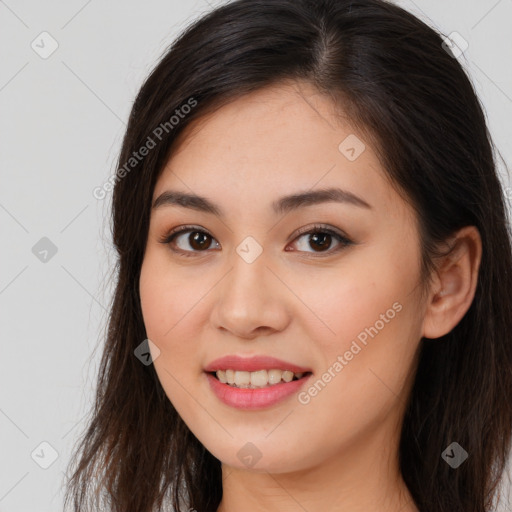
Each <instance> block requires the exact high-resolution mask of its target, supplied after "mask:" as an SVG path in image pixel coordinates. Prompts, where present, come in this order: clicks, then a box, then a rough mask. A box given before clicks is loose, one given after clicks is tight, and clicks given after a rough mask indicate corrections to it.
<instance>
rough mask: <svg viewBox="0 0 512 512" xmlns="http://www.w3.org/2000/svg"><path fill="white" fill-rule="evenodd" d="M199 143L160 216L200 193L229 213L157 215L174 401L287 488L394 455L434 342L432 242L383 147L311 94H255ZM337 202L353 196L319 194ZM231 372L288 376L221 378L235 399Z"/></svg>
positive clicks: (170, 176) (157, 301) (209, 127)
mask: <svg viewBox="0 0 512 512" xmlns="http://www.w3.org/2000/svg"><path fill="white" fill-rule="evenodd" d="M182 135H183V137H182V138H181V139H180V140H181V142H182V143H181V144H180V145H179V146H178V147H177V151H174V152H173V155H172V157H171V158H170V160H169V162H168V163H167V165H166V167H165V169H164V171H163V173H162V174H161V176H160V178H159V179H158V181H157V183H156V186H155V190H154V195H153V201H155V200H156V199H157V198H159V197H160V196H161V195H162V194H164V193H166V192H171V191H172V192H173V193H175V194H188V195H191V194H193V195H197V196H200V197H202V198H205V199H207V200H208V202H209V203H212V204H213V205H215V208H216V209H217V210H218V212H217V213H215V212H214V211H213V210H212V209H210V211H206V208H203V207H202V206H204V202H202V201H199V200H197V199H196V200H188V201H185V200H180V201H179V202H176V201H172V200H171V199H170V196H168V200H167V201H165V200H164V199H161V200H160V201H159V203H160V204H159V206H157V207H154V208H153V209H152V212H151V222H150V229H149V235H148V240H147V247H146V252H145V256H144V261H143V265H142V269H141V277H140V294H141V306H142V312H143V316H144V323H145V326H146V331H147V336H148V338H149V339H150V340H151V342H152V343H153V344H154V345H153V349H152V353H153V356H154V365H155V370H156V372H157V374H158V377H159V379H160V382H161V384H162V386H163V388H164V390H165V392H166V394H167V396H168V397H169V400H170V401H171V402H172V404H173V405H174V407H175V408H176V409H177V411H178V413H179V414H180V416H181V417H182V418H183V420H184V421H185V423H186V424H187V425H188V427H189V428H190V430H191V431H192V432H193V433H194V435H195V436H196V437H197V438H198V439H199V440H200V441H201V443H202V444H203V445H204V446H205V447H206V448H207V449H208V450H209V451H210V452H211V453H212V454H213V455H214V456H215V457H217V458H218V459H220V460H221V461H222V462H223V463H224V464H226V465H229V466H232V467H236V468H253V469H254V470H255V471H258V470H265V471H270V472H274V473H283V472H290V471H297V470H302V469H307V468H311V467H313V466H315V465H319V464H323V463H326V462H327V461H333V460H337V459H338V460H340V459H339V456H340V455H343V454H345V455H347V456H348V455H349V454H351V456H353V457H354V460H355V457H358V459H357V460H364V457H367V458H368V460H370V459H371V457H372V456H373V457H375V453H376V450H379V453H380V452H381V451H382V447H383V446H384V447H393V446H395V444H394V443H396V441H397V439H398V437H397V436H398V435H399V425H400V423H401V413H402V410H403V406H404V403H405V400H406V395H407V392H408V390H409V387H408V386H409V385H410V376H411V375H410V373H409V372H411V370H412V369H414V355H415V352H416V349H417V347H418V343H419V340H420V338H421V336H422V324H423V316H424V307H423V305H422V303H421V301H420V287H419V275H420V252H419V239H418V231H417V226H416V221H415V217H414V214H413V211H412V209H411V208H410V207H409V205H407V204H406V203H405V202H404V201H403V200H402V199H401V198H400V196H399V195H398V194H397V192H396V191H395V190H394V189H393V188H392V187H391V186H390V184H389V182H388V181H387V180H386V179H385V177H384V171H383V169H382V166H381V164H380V162H379V160H378V158H377V156H376V153H375V152H374V149H373V148H372V146H371V145H370V143H369V141H367V140H365V139H364V137H363V135H362V134H361V133H359V132H357V131H356V130H355V129H354V128H353V127H352V126H351V125H350V124H347V123H342V122H341V121H340V120H339V118H338V120H336V117H335V113H334V110H333V107H332V104H331V103H330V101H329V100H328V99H327V98H325V97H324V96H321V95H320V94H319V93H318V92H317V91H316V90H315V89H314V88H312V87H311V86H308V85H306V84H300V89H299V84H295V85H291V84H287V85H281V86H279V87H277V86H275V87H272V88H267V89H264V90H260V91H257V92H255V93H251V94H250V95H247V96H245V97H243V98H241V99H238V100H236V101H234V102H233V103H231V104H230V105H228V106H224V107H222V108H221V109H219V110H218V111H217V112H215V113H214V114H212V115H210V116H208V117H206V118H203V119H201V122H200V123H195V124H191V125H190V126H189V127H188V128H187V130H186V131H185V132H183V134H182ZM363 144H364V146H363ZM327 189H333V190H334V189H335V190H338V189H339V190H342V191H344V193H342V192H332V193H331V194H324V195H317V194H318V193H319V192H320V191H325V190H327ZM302 194H313V195H312V196H311V197H310V198H309V199H308V198H307V197H306V198H303V199H302V200H300V199H298V197H297V198H295V199H294V198H293V196H299V195H302ZM174 197H175V198H176V197H177V196H174ZM285 197H286V198H288V199H283V198H285ZM326 198H330V200H326ZM315 225H319V226H316V227H315ZM180 226H181V227H184V226H186V227H187V229H189V231H187V232H185V233H182V234H179V235H177V236H176V238H174V240H173V241H171V242H169V243H168V244H165V243H162V240H164V239H165V238H166V236H167V235H168V234H169V232H170V231H171V230H173V229H175V228H179V227H180ZM309 228H311V231H312V234H303V233H299V230H304V231H309V230H310V229H309ZM326 230H327V232H326ZM198 232H199V233H198ZM332 232H334V234H332ZM336 234H339V235H341V237H344V238H345V239H348V240H350V243H346V242H344V241H343V240H344V238H337V235H336ZM141 341H142V340H141ZM155 346H156V347H158V350H155ZM232 355H234V356H239V357H240V358H250V357H251V356H268V357H273V358H277V359H280V360H282V361H284V363H282V364H279V363H276V362H269V361H260V362H256V363H255V365H254V366H253V367H245V369H246V370H247V369H251V368H252V369H253V370H255V373H251V374H247V373H245V372H242V370H243V369H244V366H243V365H239V364H238V363H237V362H234V361H228V362H227V363H226V365H224V366H222V365H221V364H217V365H214V369H219V368H223V367H224V368H226V367H227V368H230V369H232V370H236V369H237V368H238V371H240V372H241V373H238V374H237V373H233V372H231V371H229V372H227V374H226V377H225V378H231V379H232V378H236V381H235V382H238V384H239V385H240V387H234V386H230V385H229V384H223V383H221V381H220V380H217V379H216V378H215V377H212V376H211V375H209V374H208V373H207V372H206V369H207V368H208V367H209V365H211V363H212V362H213V361H215V360H216V359H218V358H221V357H224V356H232ZM292 365H295V366H296V367H299V368H302V369H304V370H307V372H306V373H305V375H304V376H302V378H301V379H300V380H299V381H292V382H291V383H286V382H284V381H283V380H282V379H283V377H284V379H285V380H286V379H287V378H289V376H290V374H289V373H282V372H275V371H273V372H270V370H279V369H281V370H286V368H291V369H293V366H292ZM256 370H258V371H256ZM261 370H267V372H266V373H265V372H263V371H261ZM309 372H310V373H309ZM220 377H221V379H222V380H224V377H223V374H220ZM298 377H300V375H298ZM269 378H270V379H271V382H272V384H266V383H267V381H268V379H269ZM212 379H215V382H213V381H212ZM251 379H252V380H251ZM272 379H275V381H274V380H272ZM278 381H279V382H280V383H278V384H276V383H274V382H278ZM244 382H254V383H255V384H256V385H260V386H263V387H261V388H259V389H249V388H243V387H242V386H243V385H244ZM212 384H213V385H212ZM273 386H276V387H273ZM215 390H216V391H215ZM162 435H164V433H162ZM383 443H384V444H383ZM365 453H366V455H365ZM345 460H346V459H345Z"/></svg>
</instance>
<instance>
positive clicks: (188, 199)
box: [152, 188, 372, 218]
mask: <svg viewBox="0 0 512 512" xmlns="http://www.w3.org/2000/svg"><path fill="white" fill-rule="evenodd" d="M328 202H336V203H346V204H350V205H353V206H358V207H360V208H367V209H370V210H371V209H372V207H371V206H370V205H369V204H368V203H367V202H366V201H365V200H364V199H362V198H360V197H358V196H356V195H355V194H353V193H352V192H349V191H348V190H342V189H340V188H326V189H320V190H312V191H307V192H298V193H295V194H291V195H288V196H283V197H281V198H279V199H277V200H276V201H274V202H272V204H271V207H272V210H273V211H274V213H276V214H284V213H287V212H290V211H292V210H297V209H299V208H303V207H306V206H311V205H315V204H320V203H328ZM166 205H176V206H181V207H183V208H190V209H193V210H197V211H200V212H204V213H210V214H213V215H216V216H217V217H220V218H224V216H225V214H224V212H223V210H222V208H220V207H219V206H218V205H216V204H215V203H213V202H212V201H211V200H210V199H207V198H206V197H202V196H198V195H196V194H190V193H188V192H179V191H176V190H166V191H165V192H163V193H162V194H160V195H159V196H158V197H157V198H156V199H155V201H154V202H153V206H152V208H153V210H155V209H157V208H160V207H162V206H166Z"/></svg>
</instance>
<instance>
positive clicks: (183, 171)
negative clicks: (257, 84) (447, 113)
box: [153, 83, 399, 208]
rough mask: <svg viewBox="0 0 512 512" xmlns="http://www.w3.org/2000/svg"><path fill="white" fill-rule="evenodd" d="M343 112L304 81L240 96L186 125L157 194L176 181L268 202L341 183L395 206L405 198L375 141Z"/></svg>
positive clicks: (233, 198) (228, 197) (232, 200)
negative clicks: (386, 169) (388, 176)
mask: <svg viewBox="0 0 512 512" xmlns="http://www.w3.org/2000/svg"><path fill="white" fill-rule="evenodd" d="M339 113H340V109H339V107H337V106H335V105H334V104H333V102H332V100H331V99H330V98H328V97H326V96H325V95H322V94H321V93H320V92H319V91H318V90H317V89H316V88H314V87H313V86H311V85H310V84H305V83H284V84H279V85H276V86H272V87H267V88H264V89H260V90H257V91H254V92H252V93H250V94H246V95H244V96H241V97H239V98H237V99H235V100H233V101H232V102H230V103H228V104H226V105H224V106H222V107H220V108H218V109H217V110H215V111H214V112H211V113H209V114H207V115H205V116H202V117H200V118H198V119H196V120H194V121H193V122H192V123H190V124H189V125H188V126H187V127H186V128H185V129H184V130H183V131H182V132H181V133H180V135H179V137H178V139H177V140H176V141H175V142H174V145H173V150H172V153H171V156H170V158H169V160H168V162H167V164H166V166H165V167H164V169H163V172H162V173H161V175H160V177H159V179H158V181H157V184H156V186H155V190H154V195H153V199H155V198H156V197H157V196H158V195H160V194H161V193H162V192H164V191H165V190H166V189H167V188H169V187H172V188H173V189H176V188H178V189H180V190H183V191H188V192H194V193H196V194H201V195H208V196H216V197H217V196H220V197H224V198H225V201H226V202H228V204H233V205H234V204H236V203H237V202H244V203H245V205H247V204H248V203H247V202H248V201H252V202H254V201H256V202H258V201H260V200H264V201H265V202H266V203H268V204H270V203H271V202H272V200H273V199H274V198H276V197H281V196H284V195H289V194H290V193H292V192H294V191H295V190H297V191H305V190H313V189H315V188H329V187H341V188H343V189H344V190H348V191H351V192H353V193H354V194H356V195H358V196H360V197H361V196H362V197H364V198H365V200H366V201H367V202H368V203H370V204H372V203H376V204H377V205H379V204H380V205H381V207H384V208H389V206H390V205H391V203H390V202H392V201H395V200H399V198H398V196H397V195H396V192H394V191H393V190H392V187H391V186H390V185H389V183H388V181H387V180H386V179H385V173H384V169H383V168H382V166H381V164H380V162H379V160H378V157H377V155H376V153H375V151H374V149H373V148H372V145H371V143H370V142H369V141H368V140H366V138H365V136H364V135H363V134H362V133H361V132H360V131H358V130H356V129H355V127H354V126H352V125H351V123H350V122H349V121H348V120H347V119H346V118H344V117H340V115H339ZM347 150H348V152H347ZM354 156H355V158H354Z"/></svg>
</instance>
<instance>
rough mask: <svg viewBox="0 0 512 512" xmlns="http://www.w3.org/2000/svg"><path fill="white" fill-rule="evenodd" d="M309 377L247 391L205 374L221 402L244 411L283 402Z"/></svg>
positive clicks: (309, 375)
mask: <svg viewBox="0 0 512 512" xmlns="http://www.w3.org/2000/svg"><path fill="white" fill-rule="evenodd" d="M260 368H261V366H260ZM311 375H312V374H311V373H309V374H307V375H305V376H304V377H302V378H301V379H299V380H292V381H291V382H280V383H279V384H273V385H271V386H268V387H265V388H258V389H249V388H236V387H233V386H229V385H228V384H223V383H222V382H220V380H218V379H217V378H216V377H214V376H213V375H212V374H211V373H206V377H207V379H208V383H209V384H210V388H211V389H212V391H213V392H214V393H215V394H216V395H217V397H218V398H219V400H220V401H221V402H223V403H224V404H226V405H229V406H231V407H235V408H237V409H244V410H255V409H264V408H265V407H270V406H272V405H274V404H276V403H278V402H280V401H281V400H284V399H285V398H286V397H288V396H290V395H292V394H294V393H296V392H297V391H298V390H299V389H300V388H301V387H302V386H303V385H304V384H305V383H306V381H307V380H309V378H310V377H311Z"/></svg>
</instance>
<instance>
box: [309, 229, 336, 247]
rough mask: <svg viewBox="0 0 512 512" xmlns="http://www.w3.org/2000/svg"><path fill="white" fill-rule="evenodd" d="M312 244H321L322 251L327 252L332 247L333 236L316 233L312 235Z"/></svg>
mask: <svg viewBox="0 0 512 512" xmlns="http://www.w3.org/2000/svg"><path fill="white" fill-rule="evenodd" d="M326 238H327V240H328V241H327V243H326V242H325V240H326ZM318 239H320V240H321V241H320V242H318ZM310 242H313V243H314V244H319V246H320V250H321V251H325V250H326V249H328V248H329V247H330V245H331V235H330V234H328V233H320V234H319V233H314V234H312V235H311V238H310Z"/></svg>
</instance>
